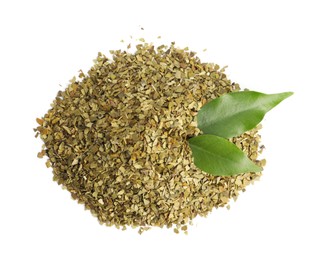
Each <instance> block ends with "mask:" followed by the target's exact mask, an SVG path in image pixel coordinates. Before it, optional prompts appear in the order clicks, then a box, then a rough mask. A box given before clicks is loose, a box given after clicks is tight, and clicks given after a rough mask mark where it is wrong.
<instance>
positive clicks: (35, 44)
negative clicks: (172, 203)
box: [0, 0, 325, 260]
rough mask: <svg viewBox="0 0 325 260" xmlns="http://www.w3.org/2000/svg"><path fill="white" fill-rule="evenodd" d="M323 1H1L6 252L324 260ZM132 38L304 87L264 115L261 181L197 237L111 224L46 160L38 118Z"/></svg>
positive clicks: (253, 83) (240, 74)
mask: <svg viewBox="0 0 325 260" xmlns="http://www.w3.org/2000/svg"><path fill="white" fill-rule="evenodd" d="M322 2H323V1H313V0H310V1H285V0H284V1H204V0H200V1H176V0H174V1H136V0H135V1H117V0H116V1H9V0H8V1H4V0H1V2H0V37H1V40H0V75H1V76H0V97H1V101H0V124H1V128H0V138H1V145H0V148H1V149H0V162H1V166H0V184H1V188H0V202H1V203H0V211H1V213H0V240H1V241H0V259H34V260H35V259H80V260H81V259H131V258H132V259H169V258H171V259H250V260H254V259H325V252H324V251H325V250H324V244H325V243H324V241H325V238H324V232H325V224H324V220H325V213H324V204H325V203H324V199H325V198H324V197H325V196H324V186H325V170H324V155H325V153H324V149H325V142H324V132H325V131H324V130H325V129H324V126H323V122H324V112H325V109H324V108H325V106H324V103H325V101H324V100H325V96H324V94H325V92H324V88H325V86H324V74H325V66H324V62H325V51H324V49H325V40H324V31H325V30H324V24H325V15H324V13H325V8H324V7H323V5H322ZM141 27H143V29H144V30H141ZM130 35H132V36H133V38H139V37H144V38H146V39H147V40H148V41H154V42H157V43H167V44H168V43H170V42H171V41H176V44H177V46H179V47H185V46H189V48H190V49H191V50H194V51H197V52H198V55H199V56H200V57H201V59H202V60H203V61H210V62H215V63H217V64H219V65H220V66H225V65H229V68H228V69H227V74H228V75H229V77H230V79H232V80H233V81H235V82H238V83H239V84H240V85H241V87H242V88H249V89H252V90H256V91H261V92H266V93H277V92H283V91H294V92H295V94H294V96H292V97H290V98H289V99H288V100H286V101H284V102H283V103H281V105H279V106H278V107H277V108H275V109H274V110H273V111H271V112H270V113H269V114H268V115H267V117H266V119H265V120H264V121H263V126H264V129H263V131H262V132H261V134H262V141H263V144H264V145H265V146H266V151H265V153H264V154H263V157H265V158H266V159H267V161H268V163H267V166H266V168H265V171H264V175H263V177H262V178H261V181H259V182H257V183H255V185H253V186H250V187H248V188H247V191H246V192H245V193H243V194H241V195H240V197H239V199H238V201H237V202H236V203H231V209H230V210H226V209H218V210H215V211H214V212H213V213H212V214H211V215H209V216H208V218H203V219H199V218H197V219H195V221H194V223H195V225H194V226H193V227H190V229H189V235H187V236H186V235H183V234H181V235H176V234H174V233H173V232H172V231H171V230H160V229H154V230H151V231H149V232H146V233H144V234H143V235H142V236H140V235H138V233H137V231H136V230H132V229H131V230H128V231H124V232H122V231H120V230H117V229H115V228H109V227H105V226H101V225H99V224H98V222H97V220H96V219H95V218H94V217H92V216H91V214H90V213H89V212H88V211H84V209H83V207H82V206H81V205H78V204H77V203H76V202H75V201H73V200H72V199H70V195H69V193H68V192H67V191H64V190H62V189H61V188H60V187H59V186H58V185H57V184H56V183H54V182H52V174H51V170H50V169H47V168H46V167H45V165H44V164H45V159H44V160H40V159H38V158H37V157H36V154H37V152H39V151H40V149H41V141H40V140H38V139H35V138H34V132H33V130H32V128H34V127H35V126H36V122H35V118H36V117H41V116H42V115H44V114H45V113H46V111H47V109H49V105H50V103H51V102H52V100H53V99H54V97H55V95H56V93H57V91H58V90H62V89H64V88H65V86H66V85H67V83H68V81H69V80H70V79H71V78H72V77H73V76H74V75H77V73H78V70H79V69H84V70H85V71H87V69H88V68H89V67H90V66H91V65H92V60H93V59H94V58H95V57H96V55H97V52H98V51H102V52H103V53H106V54H108V51H109V50H110V49H116V48H125V47H124V46H126V45H127V43H128V42H129V40H130ZM159 35H160V36H162V39H161V40H157V39H156V38H157V36H159ZM121 39H124V40H125V43H124V44H122V43H120V40H121ZM205 48H207V51H206V52H203V51H202V50H203V49H205ZM60 85H61V86H60Z"/></svg>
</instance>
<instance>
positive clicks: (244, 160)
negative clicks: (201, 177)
mask: <svg viewBox="0 0 325 260" xmlns="http://www.w3.org/2000/svg"><path fill="white" fill-rule="evenodd" d="M189 144H190V147H191V149H192V154H193V157H194V164H195V165H196V166H197V167H198V168H200V169H201V170H202V171H205V172H207V173H210V174H212V175H224V176H225V175H236V174H240V173H245V172H260V171H261V170H262V168H261V167H260V166H257V165H256V164H254V163H253V162H252V161H251V160H250V159H249V158H248V157H247V156H246V154H245V153H244V152H243V151H242V150H240V149H239V148H238V147H237V146H236V145H235V144H233V143H231V142H229V141H228V140H227V139H224V138H222V137H219V136H216V135H199V136H196V137H193V138H191V139H189Z"/></svg>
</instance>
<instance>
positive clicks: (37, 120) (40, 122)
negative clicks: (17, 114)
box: [36, 118, 44, 125]
mask: <svg viewBox="0 0 325 260" xmlns="http://www.w3.org/2000/svg"><path fill="white" fill-rule="evenodd" d="M36 122H37V123H38V124H39V125H43V122H44V120H43V119H40V118H36Z"/></svg>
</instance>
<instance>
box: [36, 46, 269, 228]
mask: <svg viewBox="0 0 325 260" xmlns="http://www.w3.org/2000/svg"><path fill="white" fill-rule="evenodd" d="M111 55H112V57H111V58H108V57H106V56H105V55H103V54H101V53H99V54H98V57H97V59H96V60H95V63H94V65H93V67H91V68H90V70H89V71H88V73H83V72H82V71H80V75H79V78H78V79H75V78H74V79H73V80H72V81H71V83H70V84H69V85H68V87H67V88H66V89H65V90H64V91H59V92H58V94H57V97H56V98H55V100H54V101H53V104H52V105H51V108H50V109H49V111H48V112H47V113H46V114H45V115H44V116H43V117H41V118H38V119H37V123H38V124H39V126H37V128H36V129H35V131H36V132H37V136H40V138H41V139H42V140H43V142H44V146H43V150H42V151H41V152H40V153H39V154H38V156H39V157H43V156H45V155H46V156H47V157H48V160H47V162H46V165H47V167H52V169H53V180H54V181H56V182H57V183H58V184H60V185H62V186H63V187H64V188H66V189H67V190H68V191H69V192H70V193H71V196H72V198H73V199H75V200H77V201H78V202H79V203H82V204H84V205H85V208H86V209H89V210H90V211H91V213H92V214H93V215H94V216H96V217H97V218H98V220H99V221H100V223H103V224H106V225H109V226H111V225H114V226H116V227H122V228H126V227H128V226H130V227H139V228H140V233H141V232H142V231H143V230H146V229H148V228H150V227H152V226H158V227H165V226H166V227H168V228H170V227H173V228H174V230H175V232H176V233H178V232H179V230H182V231H185V232H187V231H186V230H187V226H186V225H187V224H188V223H190V222H191V220H192V219H193V218H195V217H196V216H197V215H200V216H206V215H207V214H208V213H209V212H211V211H212V209H214V208H217V207H223V206H225V205H226V204H227V203H228V202H229V200H230V199H231V198H234V199H235V198H237V196H238V193H239V191H242V190H244V189H245V187H246V186H247V185H248V184H250V183H251V182H252V181H254V180H255V179H257V178H258V177H259V176H260V175H261V173H243V174H239V175H237V176H211V175H209V174H207V173H205V172H203V171H201V170H200V169H199V168H197V167H196V166H195V165H194V163H193V158H192V153H191V149H190V147H189V144H188V141H187V140H188V139H189V138H191V137H194V136H197V135H199V134H200V130H199V129H198V128H197V122H196V115H197V113H198V111H199V109H200V108H201V107H202V106H203V105H204V104H206V103H207V102H208V101H210V100H212V99H215V98H217V97H219V96H220V95H222V94H225V93H229V92H235V91H238V90H239V86H238V84H235V83H232V82H231V81H230V80H229V79H228V78H227V76H226V75H225V73H224V70H223V69H220V68H219V66H218V65H216V64H210V63H202V62H201V61H200V59H199V58H198V57H197V56H196V54H195V53H194V52H192V51H189V50H188V49H187V48H185V49H180V48H176V47H175V44H174V43H171V45H169V46H166V45H162V46H159V47H155V46H153V45H152V44H148V43H145V42H143V43H141V44H139V45H137V46H136V51H135V52H133V53H131V52H129V51H121V50H116V51H111ZM258 128H259V127H257V128H254V129H253V130H250V131H247V132H245V133H244V134H242V135H240V136H239V137H234V138H231V139H230V140H231V141H232V142H233V143H234V144H236V145H237V147H239V148H240V149H241V150H243V151H244V152H245V153H246V154H247V156H248V157H249V158H250V159H251V160H252V161H253V162H254V163H256V164H257V165H260V166H263V165H264V163H265V161H264V160H261V161H259V160H258V159H257V157H258V154H259V152H260V147H259V141H260V136H259V135H258Z"/></svg>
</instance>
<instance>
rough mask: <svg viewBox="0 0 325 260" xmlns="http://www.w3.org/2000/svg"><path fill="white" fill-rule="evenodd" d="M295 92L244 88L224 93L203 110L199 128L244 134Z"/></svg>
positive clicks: (229, 134)
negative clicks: (263, 91)
mask: <svg viewBox="0 0 325 260" xmlns="http://www.w3.org/2000/svg"><path fill="white" fill-rule="evenodd" d="M292 94H293V92H284V93H279V94H270V95H268V94H263V93H259V92H255V91H241V92H232V93H228V94H225V95H222V96H221V97H219V98H216V99H214V100H212V101H210V102H209V103H207V104H205V105H204V106H203V107H202V108H201V109H200V111H199V113H198V127H199V129H200V130H202V131H203V133H204V134H214V135H218V136H222V137H224V138H230V137H234V136H238V135H241V134H242V133H244V132H246V131H248V130H251V129H253V128H254V127H255V126H257V124H258V123H260V122H261V121H262V119H263V118H264V116H265V114H266V113H267V112H268V111H270V110H271V109H272V108H274V107H275V106H276V105H278V104H279V103H280V102H281V101H283V100H284V99H286V98H287V97H289V96H291V95H292Z"/></svg>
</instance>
